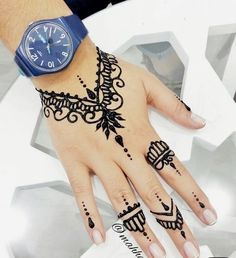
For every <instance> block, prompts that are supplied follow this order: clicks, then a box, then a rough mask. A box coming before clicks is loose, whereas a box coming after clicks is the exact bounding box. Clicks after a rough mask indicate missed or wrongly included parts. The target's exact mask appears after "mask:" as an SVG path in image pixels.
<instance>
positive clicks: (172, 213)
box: [150, 193, 186, 239]
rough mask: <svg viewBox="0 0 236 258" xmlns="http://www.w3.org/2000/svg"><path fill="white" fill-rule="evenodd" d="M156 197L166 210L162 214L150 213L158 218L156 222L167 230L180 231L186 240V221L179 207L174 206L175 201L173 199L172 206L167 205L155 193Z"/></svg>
mask: <svg viewBox="0 0 236 258" xmlns="http://www.w3.org/2000/svg"><path fill="white" fill-rule="evenodd" d="M155 195H156V198H157V199H158V201H159V202H160V203H161V204H162V207H163V208H164V211H162V212H155V211H150V212H151V213H152V214H154V215H155V216H156V221H157V222H158V223H159V224H160V225H161V226H162V227H164V228H165V229H172V230H179V231H180V234H181V236H182V237H183V238H185V239H186V234H185V232H184V230H183V224H184V220H183V217H182V214H181V213H180V211H179V209H178V207H177V206H176V205H174V202H173V199H171V203H170V205H167V204H165V203H164V202H163V201H162V199H161V198H160V197H159V196H158V195H157V193H155Z"/></svg>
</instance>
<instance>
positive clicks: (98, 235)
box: [92, 229, 104, 245]
mask: <svg viewBox="0 0 236 258" xmlns="http://www.w3.org/2000/svg"><path fill="white" fill-rule="evenodd" d="M92 237H93V241H94V243H95V244H96V245H100V244H101V243H103V242H104V240H103V237H102V234H101V233H100V232H99V231H98V230H97V229H94V230H93V232H92Z"/></svg>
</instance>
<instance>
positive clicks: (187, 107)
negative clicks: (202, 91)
mask: <svg viewBox="0 0 236 258" xmlns="http://www.w3.org/2000/svg"><path fill="white" fill-rule="evenodd" d="M175 97H176V98H177V99H178V100H179V101H180V102H182V103H183V104H184V106H185V108H186V109H187V110H188V111H191V108H190V107H189V106H188V105H187V104H186V103H184V101H183V100H182V99H180V97H179V96H177V95H175Z"/></svg>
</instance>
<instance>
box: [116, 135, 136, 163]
mask: <svg viewBox="0 0 236 258" xmlns="http://www.w3.org/2000/svg"><path fill="white" fill-rule="evenodd" d="M115 141H116V142H117V143H118V144H119V145H120V146H121V147H122V148H123V150H124V152H125V153H126V155H127V157H128V158H129V159H130V160H132V157H131V155H130V153H129V152H128V149H127V148H125V147H124V142H123V137H122V136H121V135H116V137H115Z"/></svg>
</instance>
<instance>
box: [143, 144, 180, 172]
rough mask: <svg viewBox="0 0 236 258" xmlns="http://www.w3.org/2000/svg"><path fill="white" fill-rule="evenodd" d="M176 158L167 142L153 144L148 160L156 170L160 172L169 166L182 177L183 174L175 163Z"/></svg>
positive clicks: (149, 150)
mask: <svg viewBox="0 0 236 258" xmlns="http://www.w3.org/2000/svg"><path fill="white" fill-rule="evenodd" d="M174 156H175V153H174V151H173V150H171V149H170V148H169V146H168V145H167V143H166V142H164V141H155V142H151V144H150V146H149V149H148V153H147V157H146V158H147V161H148V163H149V164H150V165H151V166H152V167H153V168H155V169H156V170H158V171H160V170H162V169H163V168H164V166H165V165H166V166H168V165H169V166H171V167H172V168H173V169H175V171H176V173H177V174H178V175H179V176H181V172H180V171H179V170H178V169H177V168H176V165H175V164H174V162H173V157H174Z"/></svg>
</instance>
